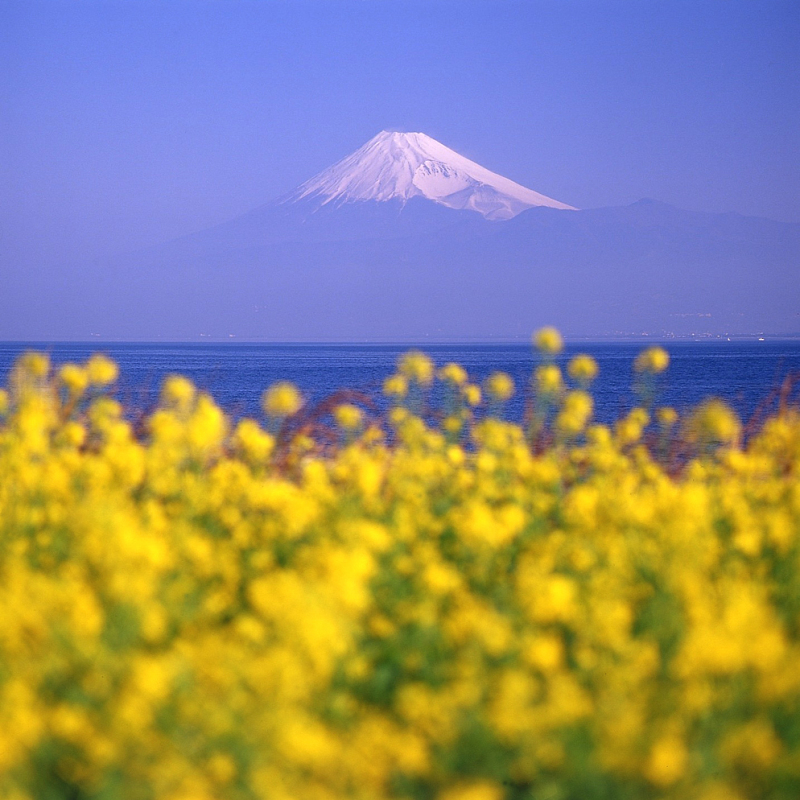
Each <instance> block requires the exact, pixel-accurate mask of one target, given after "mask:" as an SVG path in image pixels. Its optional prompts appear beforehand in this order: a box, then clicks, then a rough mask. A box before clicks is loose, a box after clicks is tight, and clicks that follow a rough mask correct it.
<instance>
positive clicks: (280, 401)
mask: <svg viewBox="0 0 800 800" xmlns="http://www.w3.org/2000/svg"><path fill="white" fill-rule="evenodd" d="M261 405H262V407H263V409H264V413H265V414H266V415H267V416H268V417H275V418H279V419H280V418H283V417H290V416H292V415H293V414H296V413H297V412H298V411H299V410H300V409H301V407H302V405H303V397H302V395H301V394H300V390H299V389H298V388H297V387H296V386H295V385H294V384H293V383H289V381H279V382H278V383H274V384H273V385H272V386H270V387H269V389H267V391H266V392H264V397H263V399H262V401H261Z"/></svg>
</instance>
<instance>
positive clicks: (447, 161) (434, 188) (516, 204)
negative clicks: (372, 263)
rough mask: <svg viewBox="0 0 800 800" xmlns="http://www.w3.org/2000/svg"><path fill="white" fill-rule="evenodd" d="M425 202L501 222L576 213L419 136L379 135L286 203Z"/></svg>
mask: <svg viewBox="0 0 800 800" xmlns="http://www.w3.org/2000/svg"><path fill="white" fill-rule="evenodd" d="M412 197H425V198H427V199H428V200H432V201H433V202H435V203H440V204H441V205H444V206H447V207H448V208H457V209H470V210H472V211H477V212H478V213H479V214H482V215H483V216H484V217H486V218H487V219H492V220H502V219H510V218H511V217H514V216H516V215H517V214H519V213H520V211H524V210H525V209H526V208H531V207H533V206H548V207H550V208H561V209H570V210H575V209H574V208H573V207H572V206H568V205H566V204H565V203H560V202H559V201H558V200H553V199H552V198H550V197H545V195H543V194H539V193H538V192H534V191H533V190H532V189H527V188H525V187H524V186H520V184H518V183H514V181H511V180H509V179H508V178H504V177H503V176H502V175H498V174H497V173H495V172H492V171H490V170H488V169H486V168H485V167H482V166H481V165H480V164H476V163H475V162H474V161H470V160H469V159H468V158H464V156H462V155H459V154H458V153H456V152H455V150H451V149H450V148H449V147H445V145H443V144H442V143H441V142H437V141H436V139H432V138H431V137H430V136H426V135H425V134H424V133H397V132H390V131H381V132H380V133H379V134H378V135H377V136H375V137H374V138H373V139H370V140H369V141H368V142H367V143H366V144H365V145H364V146H363V147H360V148H359V149H358V150H356V151H355V152H354V153H351V154H350V155H349V156H347V157H346V158H343V159H342V160H341V161H338V162H337V163H336V164H334V165H333V166H331V167H328V169H326V170H323V171H322V172H320V173H319V174H318V175H315V176H314V177H313V178H311V179H310V180H308V181H306V182H305V183H304V184H302V185H301V186H299V187H298V188H297V190H296V191H295V192H293V193H292V195H291V196H290V197H289V198H287V202H291V201H297V200H301V199H309V200H317V201H318V202H319V203H320V205H326V204H328V203H334V204H336V205H339V204H341V203H355V202H359V201H364V200H375V201H387V200H395V199H397V200H400V201H402V202H406V201H407V200H410V199H411V198H412Z"/></svg>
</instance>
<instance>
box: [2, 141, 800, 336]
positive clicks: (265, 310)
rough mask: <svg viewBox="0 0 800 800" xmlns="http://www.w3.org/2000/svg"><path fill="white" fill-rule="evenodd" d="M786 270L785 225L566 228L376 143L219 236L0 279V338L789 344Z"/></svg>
mask: <svg viewBox="0 0 800 800" xmlns="http://www.w3.org/2000/svg"><path fill="white" fill-rule="evenodd" d="M798 264H800V225H798V224H793V223H783V222H775V221H772V220H766V219H760V218H756V217H745V216H741V215H739V214H709V213H698V212H692V211H686V210H683V209H679V208H676V207H674V206H670V205H667V204H665V203H661V202H658V201H654V200H641V201H638V202H636V203H633V204H631V205H628V206H619V207H610V208H595V209H585V210H578V209H575V208H573V207H572V206H571V205H568V204H567V203H565V202H561V201H559V200H554V199H552V198H550V197H547V196H545V195H543V194H540V193H538V192H536V191H533V190H532V189H528V188H526V187H524V186H522V185H520V184H518V183H516V182H514V181H512V180H510V179H508V178H505V177H503V176H501V175H498V174H496V173H494V172H491V171H490V170H488V169H486V168H485V167H482V166H480V165H479V164H476V163H475V162H473V161H470V160H469V159H467V158H465V157H464V156H461V155H460V154H458V153H456V152H455V151H453V150H451V149H450V148H448V147H446V146H445V145H443V144H441V143H439V142H437V141H436V140H435V139H432V138H431V137H429V136H426V135H425V134H423V133H397V132H387V131H382V132H381V133H379V134H378V135H377V136H375V137H374V138H373V139H371V140H370V141H368V142H367V143H366V144H364V145H363V146H362V147H360V148H358V149H357V150H356V151H355V152H353V153H352V154H351V155H349V156H347V157H345V158H343V159H342V160H340V161H338V162H337V163H335V164H333V165H332V166H331V167H329V168H328V169H325V170H323V171H322V172H320V173H319V174H318V175H316V176H314V177H312V178H310V179H309V180H307V181H306V182H305V183H303V184H301V185H300V186H298V187H297V188H296V189H295V190H293V191H291V192H289V193H288V194H286V195H284V196H283V197H280V198H278V199H276V200H273V201H272V202H269V203H267V204H265V205H263V206H261V207H259V208H256V209H254V210H253V211H250V212H249V213H246V214H244V215H242V216H240V217H237V218H235V219H232V220H229V221H228V222H224V223H222V224H219V225H216V226H214V227H212V228H209V229H206V230H203V231H199V232H198V233H194V234H190V235H188V236H184V237H182V238H180V239H176V240H173V241H170V242H166V243H164V244H162V245H158V246H155V247H152V248H149V249H148V250H143V251H140V252H136V253H131V254H127V255H125V256H120V257H118V258H115V259H111V260H105V261H98V262H96V263H93V264H86V263H81V264H76V265H72V266H71V267H65V268H64V269H63V270H61V275H62V277H63V282H62V283H61V285H55V283H54V282H53V280H52V278H51V277H49V278H48V279H47V280H46V281H44V280H42V279H40V278H38V277H37V275H36V274H34V273H31V274H24V275H23V274H19V275H16V276H12V278H11V279H9V278H8V276H5V277H4V283H5V284H6V285H5V286H0V289H2V291H0V339H29V340H34V339H54V340H56V339H61V338H73V339H75V338H84V339H87V340H88V339H89V338H90V336H98V335H99V337H100V338H101V339H102V338H105V339H130V340H157V339H172V340H184V341H191V340H197V339H200V338H201V337H203V338H212V339H222V338H225V339H226V340H227V339H228V338H230V337H236V338H238V339H239V340H271V341H317V342H322V341H416V342H424V341H426V340H464V341H465V340H475V339H479V340H496V339H506V340H508V339H517V338H527V337H528V335H529V333H530V331H531V330H532V329H534V328H535V327H537V326H539V325H541V324H545V323H548V324H555V325H558V326H559V327H560V328H561V329H562V331H563V332H564V333H565V334H567V335H572V336H589V337H603V336H630V335H636V336H640V335H642V334H646V335H649V336H653V337H669V336H687V335H695V336H698V335H699V336H735V335H752V334H761V333H770V334H790V335H797V334H800V311H799V310H800V274H799V270H798ZM51 275H52V271H50V272H48V276H51ZM21 310H24V313H23V311H21ZM76 320H77V322H76ZM76 326H80V330H81V331H83V332H82V333H81V332H78V333H75V330H76ZM66 331H71V333H69V334H67V333H66Z"/></svg>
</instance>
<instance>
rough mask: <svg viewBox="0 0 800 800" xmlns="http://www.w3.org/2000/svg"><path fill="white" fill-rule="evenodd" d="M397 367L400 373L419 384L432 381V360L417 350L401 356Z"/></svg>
mask: <svg viewBox="0 0 800 800" xmlns="http://www.w3.org/2000/svg"><path fill="white" fill-rule="evenodd" d="M397 367H398V371H399V372H400V374H401V375H404V376H405V377H406V378H407V379H408V380H409V381H412V382H414V383H418V384H419V385H420V386H430V384H431V383H432V381H433V362H432V361H431V360H430V358H428V356H426V355H425V353H422V352H420V351H419V350H409V351H408V352H407V353H406V354H405V355H403V356H401V357H400V360H399V361H398V364H397Z"/></svg>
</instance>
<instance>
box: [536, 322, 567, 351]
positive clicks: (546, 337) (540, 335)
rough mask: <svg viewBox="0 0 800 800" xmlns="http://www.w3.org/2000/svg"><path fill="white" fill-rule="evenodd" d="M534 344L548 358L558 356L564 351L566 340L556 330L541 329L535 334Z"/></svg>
mask: <svg viewBox="0 0 800 800" xmlns="http://www.w3.org/2000/svg"><path fill="white" fill-rule="evenodd" d="M533 344H534V346H535V347H536V349H537V350H538V351H539V352H540V353H542V354H543V355H546V356H554V355H558V353H560V352H561V351H562V350H563V349H564V340H563V339H562V338H561V334H560V333H559V332H558V330H557V329H556V328H550V327H547V328H540V329H539V330H538V331H536V333H534V334H533Z"/></svg>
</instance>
